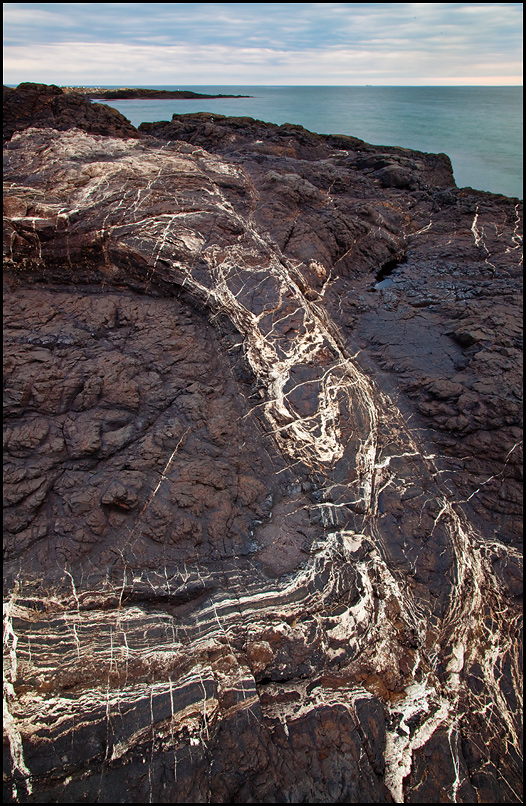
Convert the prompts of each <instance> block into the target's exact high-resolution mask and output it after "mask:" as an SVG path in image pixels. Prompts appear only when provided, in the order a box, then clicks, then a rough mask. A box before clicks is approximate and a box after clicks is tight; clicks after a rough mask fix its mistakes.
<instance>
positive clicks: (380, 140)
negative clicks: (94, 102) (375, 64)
mask: <svg viewBox="0 0 526 806" xmlns="http://www.w3.org/2000/svg"><path fill="white" fill-rule="evenodd" d="M154 89H181V90H182V89H186V90H193V91H194V92H202V93H211V94H213V93H232V94H235V95H238V94H239V95H251V96H253V97H252V98H223V99H213V100H171V101H170V100H169V101H157V100H156V101H152V100H122V101H113V102H112V103H111V106H114V107H115V108H116V109H118V110H119V112H122V114H123V115H126V117H127V118H128V119H129V120H130V121H131V122H132V123H133V124H134V126H138V125H139V124H140V123H142V122H143V121H158V120H170V119H171V117H172V114H173V113H174V112H175V113H179V114H184V113H187V112H213V113H216V114H221V115H237V116H248V117H253V118H257V119H259V120H265V121H269V122H271V123H278V124H281V123H299V124H301V125H302V126H304V127H305V128H306V129H310V131H315V132H319V133H320V134H350V135H353V136H354V137H360V138H361V139H362V140H365V141H366V142H368V143H374V144H377V145H394V146H403V147H405V148H414V149H418V150H419V151H428V152H440V151H441V152H444V153H446V154H448V156H449V157H450V158H451V162H452V164H453V171H454V175H455V181H456V183H457V185H458V186H459V187H465V186H467V185H469V186H471V187H473V188H477V189H478V190H489V191H491V192H493V193H503V194H505V195H506V196H518V197H519V198H522V87H248V86H235V87H233V86H228V87H226V86H212V85H210V86H182V85H181V86H177V85H175V84H174V85H170V86H164V87H161V86H158V87H154Z"/></svg>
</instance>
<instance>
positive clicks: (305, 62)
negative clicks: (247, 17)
mask: <svg viewBox="0 0 526 806" xmlns="http://www.w3.org/2000/svg"><path fill="white" fill-rule="evenodd" d="M447 55H448V49H447V48H444V49H443V50H442V51H441V52H439V54H438V57H437V55H436V54H434V53H429V52H428V51H427V50H426V49H425V48H413V50H406V51H405V52H404V58H403V60H401V59H400V51H399V49H398V48H397V44H396V41H395V42H393V44H392V46H391V47H390V48H389V49H384V50H382V51H381V52H379V51H378V50H377V49H376V47H375V46H374V45H372V46H369V47H365V46H362V47H360V48H358V49H348V48H341V47H334V48H330V49H327V50H324V51H319V50H312V49H306V50H302V51H287V50H279V49H276V48H261V47H239V48H236V49H233V48H231V47H227V46H224V45H212V46H209V47H206V48H195V47H194V46H192V45H176V46H174V45H169V46H165V45H157V46H155V45H126V44H122V43H120V42H114V43H91V42H84V43H81V42H75V43H58V44H50V45H42V46H40V47H39V48H38V49H35V48H34V47H30V46H22V45H16V46H9V47H6V48H5V50H4V80H5V81H6V82H7V83H13V84H14V83H19V82H21V81H37V82H44V83H54V84H62V85H66V84H99V85H104V84H113V85H115V84H121V85H126V86H131V85H135V84H139V85H146V84H158V85H159V84H180V85H182V86H184V85H191V84H210V83H214V84H245V85H250V84H266V85H267V84H300V85H324V84H334V85H346V84H350V85H354V84H405V85H411V84H426V83H431V84H434V83H441V82H442V83H444V84H459V83H460V84H462V83H464V84H469V83H474V84H485V83H486V84H495V83H502V84H509V83H511V84H520V83H521V78H520V76H521V69H520V64H519V63H518V62H514V61H512V60H508V61H502V60H501V59H497V60H491V59H488V54H484V59H480V60H479V59H477V61H476V62H474V61H473V59H472V58H471V57H470V56H469V55H467V54H465V53H463V52H462V50H461V49H460V51H457V49H456V48H455V49H454V52H453V53H451V54H449V56H450V58H445V56H447ZM474 68H476V69H474Z"/></svg>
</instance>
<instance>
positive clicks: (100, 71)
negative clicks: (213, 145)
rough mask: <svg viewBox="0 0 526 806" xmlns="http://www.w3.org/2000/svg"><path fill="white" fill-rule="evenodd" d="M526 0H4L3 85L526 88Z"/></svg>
mask: <svg viewBox="0 0 526 806" xmlns="http://www.w3.org/2000/svg"><path fill="white" fill-rule="evenodd" d="M522 6H523V4H522V3H4V4H3V7H4V82H5V83H6V84H18V83H20V82H22V81H35V82H41V83H45V84H58V85H61V86H64V85H86V86H93V85H96V86H108V85H117V86H148V85H150V86H154V85H163V84H164V85H176V86H181V87H184V86H194V85H225V84H226V85H229V84H230V85H309V86H312V85H321V86H332V85H336V86H346V85H347V86H355V85H364V84H370V85H384V86H388V85H395V86H396V85H398V86H404V85H405V86H424V85H444V86H458V85H495V86H496V85H520V84H522Z"/></svg>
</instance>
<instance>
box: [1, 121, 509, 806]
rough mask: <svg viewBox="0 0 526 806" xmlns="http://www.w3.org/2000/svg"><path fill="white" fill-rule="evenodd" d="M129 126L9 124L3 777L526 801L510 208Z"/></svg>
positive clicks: (378, 170)
mask: <svg viewBox="0 0 526 806" xmlns="http://www.w3.org/2000/svg"><path fill="white" fill-rule="evenodd" d="M141 130H142V136H141V137H140V138H138V137H137V135H136V136H135V137H134V138H130V139H126V138H122V137H119V138H116V137H110V136H104V135H101V134H96V133H88V132H85V131H81V130H79V129H78V128H77V129H72V130H67V131H58V130H56V129H51V128H44V127H39V128H34V127H33V128H26V129H25V130H24V131H20V132H18V133H15V134H14V135H13V137H12V138H11V140H10V142H9V143H8V144H7V146H6V150H5V154H6V159H7V168H6V173H5V179H6V182H7V186H6V191H5V199H4V213H5V232H4V251H5V263H6V293H5V301H4V305H5V312H6V313H5V317H6V318H5V381H4V385H5V406H6V409H5V432H4V433H5V435H4V445H5V456H6V469H7V484H6V485H5V490H6V565H5V569H6V591H5V616H4V636H5V637H4V647H5V653H6V654H5V663H6V670H5V677H4V695H5V706H4V707H5V709H6V710H5V722H4V724H5V751H6V759H7V762H6V764H7V773H6V775H5V777H4V780H5V785H6V792H5V799H6V800H7V801H8V802H48V803H54V802H80V801H87V802H137V803H142V802H160V803H164V802H166V803H168V802H172V803H173V802H191V803H203V802H205V803H206V802H220V803H224V802H241V803H245V802H253V803H267V802H268V803H274V802H291V803H294V802H319V803H327V802H336V803H338V802H341V803H344V802H365V803H367V802H373V803H390V802H397V803H402V802H418V803H421V802H430V803H435V802H450V803H476V802H486V803H487V802H504V803H518V802H521V795H520V780H521V761H520V760H521V745H520V727H521V721H520V720H521V715H520V714H521V712H520V694H521V687H520V672H521V670H520V662H519V626H520V623H519V619H520V598H519V597H520V590H521V589H520V581H521V544H520V530H519V516H520V510H519V503H520V499H519V496H518V492H519V471H520V453H519V451H520V446H521V431H520V428H521V420H520V417H521V409H520V401H519V394H520V390H519V386H518V384H519V378H520V374H519V367H518V361H519V358H520V350H519V341H518V339H519V337H520V333H519V327H520V317H519V315H518V312H519V305H520V296H519V294H520V275H521V261H520V256H519V253H520V245H521V238H520V224H521V208H520V206H519V203H518V201H517V200H513V199H507V198H505V197H499V196H494V195H491V194H487V193H480V192H477V191H472V190H471V189H469V188H467V189H463V190H459V189H458V188H456V186H455V184H454V180H453V176H452V172H451V167H450V164H449V161H448V159H447V157H445V155H428V154H420V153H417V152H412V151H407V150H405V149H395V148H380V147H375V146H370V145H368V144H366V143H363V142H362V141H359V140H356V139H354V138H345V137H336V136H335V137H330V136H319V135H315V134H312V133H310V132H306V131H305V130H303V129H301V127H294V126H287V125H286V126H281V127H276V126H272V125H270V124H262V123H260V122H257V121H251V120H249V119H246V118H245V119H226V118H218V117H217V116H210V115H194V116H179V117H174V120H173V121H172V122H171V123H165V124H148V125H143V126H142V127H141Z"/></svg>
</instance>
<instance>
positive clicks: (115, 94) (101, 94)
mask: <svg viewBox="0 0 526 806" xmlns="http://www.w3.org/2000/svg"><path fill="white" fill-rule="evenodd" d="M61 89H62V91H63V92H65V93H67V94H69V93H80V94H81V95H88V96H89V97H90V98H97V99H101V98H104V99H106V100H112V101H113V100H117V99H118V100H122V99H126V98H152V99H155V100H157V99H159V100H165V99H166V100H168V99H170V98H180V99H185V100H188V99H192V98H196V99H199V98H251V97H252V96H251V95H205V94H204V93H201V92H191V91H190V90H151V89H146V88H144V87H120V88H119V89H111V90H110V89H106V88H105V87H61Z"/></svg>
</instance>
